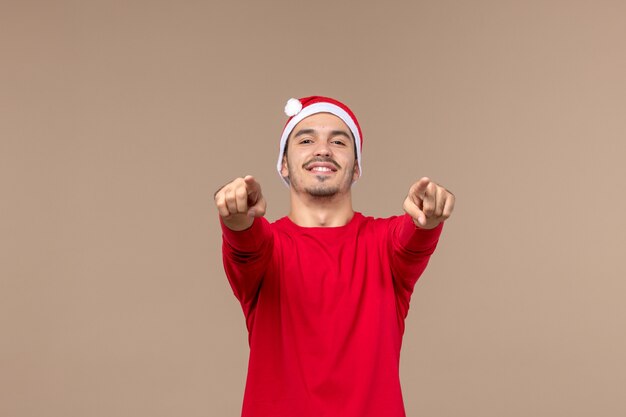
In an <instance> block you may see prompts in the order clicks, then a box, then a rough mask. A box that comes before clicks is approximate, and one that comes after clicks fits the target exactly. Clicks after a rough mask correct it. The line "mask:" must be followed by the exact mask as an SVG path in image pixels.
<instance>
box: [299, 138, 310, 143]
mask: <svg viewBox="0 0 626 417" xmlns="http://www.w3.org/2000/svg"><path fill="white" fill-rule="evenodd" d="M298 143H300V144H307V143H313V140H311V139H302V140H300V141H299V142H298Z"/></svg>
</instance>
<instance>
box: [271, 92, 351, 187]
mask: <svg viewBox="0 0 626 417" xmlns="http://www.w3.org/2000/svg"><path fill="white" fill-rule="evenodd" d="M316 113H331V114H334V115H335V116H337V117H339V118H340V119H341V120H343V122H344V123H345V124H346V125H347V126H348V128H350V131H351V132H352V136H354V142H355V143H354V144H355V146H356V159H357V163H358V164H359V172H360V173H361V174H362V173H363V169H362V168H361V148H362V145H363V142H362V140H363V135H362V134H361V127H360V126H359V122H358V121H357V119H356V116H355V115H354V113H352V110H350V108H348V106H346V105H345V104H343V103H341V102H340V101H337V100H335V99H332V98H329V97H321V96H310V97H304V98H300V99H297V98H290V99H289V100H288V101H287V104H286V105H285V114H286V115H287V116H289V119H288V120H287V123H286V124H285V128H284V129H283V134H282V136H281V138H280V153H279V154H278V163H277V164H276V168H277V169H278V175H281V173H280V171H281V168H282V165H283V156H284V154H285V145H286V144H287V139H288V138H289V135H290V134H291V131H292V130H293V128H294V127H296V125H297V124H298V123H299V122H300V121H301V120H302V119H304V118H306V117H308V116H311V115H313V114H316ZM281 178H282V175H281ZM283 181H285V183H286V184H287V185H288V183H287V181H286V180H285V179H284V178H283Z"/></svg>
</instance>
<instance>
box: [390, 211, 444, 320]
mask: <svg viewBox="0 0 626 417" xmlns="http://www.w3.org/2000/svg"><path fill="white" fill-rule="evenodd" d="M442 230H443V222H441V223H440V224H439V225H437V227H435V228H433V229H421V228H419V227H417V226H415V223H413V219H412V218H411V216H409V215H408V214H404V215H403V216H399V217H396V218H395V219H394V221H393V222H392V224H391V227H390V233H391V236H390V241H391V245H390V246H391V248H390V250H391V254H390V259H391V272H392V275H393V279H394V287H395V290H396V297H397V299H398V306H399V308H400V312H401V313H402V317H403V318H405V317H406V315H407V314H408V310H409V301H410V299H411V294H412V293H413V289H414V287H415V283H416V282H417V280H418V279H419V277H420V276H421V275H422V273H423V272H424V270H425V269H426V266H427V265H428V261H429V259H430V256H431V255H432V254H433V252H434V251H435V248H436V247H437V243H438V242H439V236H440V235H441V231H442Z"/></svg>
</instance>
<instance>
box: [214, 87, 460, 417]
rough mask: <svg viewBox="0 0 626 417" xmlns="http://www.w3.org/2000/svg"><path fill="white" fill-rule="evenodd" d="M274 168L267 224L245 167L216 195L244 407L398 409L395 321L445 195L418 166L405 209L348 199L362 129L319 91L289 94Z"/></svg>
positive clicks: (331, 412) (357, 414) (286, 411)
mask: <svg viewBox="0 0 626 417" xmlns="http://www.w3.org/2000/svg"><path fill="white" fill-rule="evenodd" d="M285 112H286V113H287V115H288V116H290V118H289V120H288V121H287V124H286V125H285V128H284V130H283V134H282V138H281V142H280V153H279V157H278V163H277V169H278V172H279V174H280V175H281V177H282V178H283V180H284V181H285V183H286V184H287V185H288V186H289V192H290V200H291V210H290V212H289V215H288V216H287V217H283V218H282V219H280V220H278V221H276V222H274V223H271V224H270V223H269V222H268V221H267V220H266V219H265V218H264V217H263V216H264V214H265V209H266V202H265V199H264V198H263V194H262V193H261V187H260V185H259V183H258V182H257V181H256V180H255V179H254V177H252V176H246V177H243V178H237V179H235V180H234V181H232V182H231V183H229V184H227V185H225V186H224V187H222V188H221V189H220V190H219V191H218V192H217V193H216V194H215V202H216V205H217V209H218V212H219V216H220V222H221V225H222V231H223V260H224V269H225V271H226V275H227V277H228V280H229V282H230V285H231V287H232V289H233V292H234V294H235V296H236V297H237V299H238V300H239V302H240V303H241V306H242V308H243V312H244V315H245V318H246V325H247V328H248V332H249V333H248V334H249V337H248V341H249V345H250V359H249V364H248V377H247V382H246V389H245V394H244V400H243V408H242V416H243V417H309V416H310V417H322V416H324V417H401V416H405V411H404V404H403V400H402V392H401V388H400V378H399V360H400V348H401V344H402V335H403V333H404V320H405V318H406V316H407V313H408V309H409V301H410V297H411V294H412V292H413V288H414V286H415V283H416V281H417V279H418V278H419V277H420V275H421V274H422V272H423V271H424V269H425V268H426V265H427V264H428V260H429V258H430V255H431V254H432V253H433V252H434V250H435V247H436V245H437V242H438V239H439V235H440V234H441V230H442V228H443V221H444V220H445V219H447V218H448V217H449V216H450V214H451V213H452V210H453V208H454V196H453V195H452V194H451V193H450V192H449V191H447V190H446V189H445V188H443V187H441V186H439V185H437V184H436V183H434V182H432V181H431V180H430V179H428V178H426V177H424V178H422V179H420V180H419V181H417V182H416V183H415V184H413V185H412V186H411V187H410V189H409V193H408V196H407V197H406V199H405V201H404V206H403V208H404V211H405V214H404V215H401V216H393V217H390V218H382V219H375V218H372V217H365V216H363V215H362V214H361V213H358V212H355V211H354V210H353V209H352V197H351V186H352V183H353V182H354V181H356V180H357V179H358V178H359V176H360V175H361V172H362V170H361V148H362V134H361V129H360V127H359V124H358V121H357V119H356V117H355V116H354V114H353V113H352V111H351V110H350V109H349V108H348V107H347V106H346V105H344V104H343V103H341V102H339V101H337V100H334V99H331V98H328V97H319V96H313V97H306V98H302V99H300V100H296V99H290V100H289V101H288V103H287V106H286V107H285Z"/></svg>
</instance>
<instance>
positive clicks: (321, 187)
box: [288, 162, 356, 199]
mask: <svg viewBox="0 0 626 417" xmlns="http://www.w3.org/2000/svg"><path fill="white" fill-rule="evenodd" d="M355 167H356V162H355V163H354V164H353V165H352V169H351V170H350V172H354V169H355ZM288 169H289V178H295V177H294V175H293V172H292V170H291V167H288ZM316 178H317V180H318V181H319V184H317V185H314V186H308V187H304V189H303V191H304V192H305V193H307V194H309V195H310V196H311V197H317V198H324V199H330V198H332V197H334V196H336V195H337V194H339V192H340V191H341V185H345V186H346V189H350V186H351V184H352V178H349V179H348V180H347V184H340V185H325V184H324V182H325V181H326V180H328V179H329V178H328V177H327V176H324V175H317V176H316ZM291 186H292V187H294V186H296V187H297V185H296V184H293V183H292V184H291Z"/></svg>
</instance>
